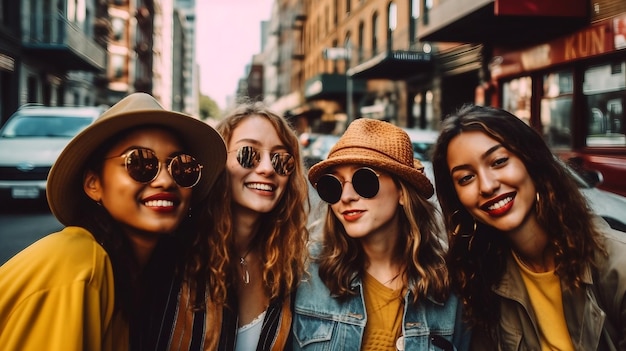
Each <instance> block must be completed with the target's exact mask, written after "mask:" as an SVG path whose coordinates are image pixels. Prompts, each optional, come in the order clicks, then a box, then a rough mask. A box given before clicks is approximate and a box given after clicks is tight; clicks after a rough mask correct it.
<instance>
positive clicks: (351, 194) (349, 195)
mask: <svg viewBox="0 0 626 351" xmlns="http://www.w3.org/2000/svg"><path fill="white" fill-rule="evenodd" d="M358 199H359V194H357V192H356V191H355V190H354V187H353V186H352V181H349V180H347V181H345V182H344V183H343V187H342V189H341V201H342V202H350V201H356V200H358Z"/></svg>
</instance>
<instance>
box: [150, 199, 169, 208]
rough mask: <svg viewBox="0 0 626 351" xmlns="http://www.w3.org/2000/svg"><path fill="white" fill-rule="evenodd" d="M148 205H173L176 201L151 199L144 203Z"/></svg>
mask: <svg viewBox="0 0 626 351" xmlns="http://www.w3.org/2000/svg"><path fill="white" fill-rule="evenodd" d="M143 204H144V205H145V206H148V207H173V206H174V201H170V200H149V201H146V202H144V203H143Z"/></svg>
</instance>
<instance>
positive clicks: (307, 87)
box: [304, 73, 366, 100]
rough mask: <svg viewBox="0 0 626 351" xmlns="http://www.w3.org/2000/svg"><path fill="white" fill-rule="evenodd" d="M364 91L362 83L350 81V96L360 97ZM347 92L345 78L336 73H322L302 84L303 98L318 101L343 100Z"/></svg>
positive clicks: (363, 83) (364, 86)
mask: <svg viewBox="0 0 626 351" xmlns="http://www.w3.org/2000/svg"><path fill="white" fill-rule="evenodd" d="M365 90H366V84H365V82H364V81H360V80H354V79H353V80H352V94H353V95H360V94H363V93H364V92H365ZM347 92H348V85H347V76H346V75H345V74H338V73H322V74H318V75H316V76H314V77H313V78H311V79H309V80H307V81H306V82H305V83H304V98H305V99H306V100H318V99H331V100H333V99H345V96H346V93H347Z"/></svg>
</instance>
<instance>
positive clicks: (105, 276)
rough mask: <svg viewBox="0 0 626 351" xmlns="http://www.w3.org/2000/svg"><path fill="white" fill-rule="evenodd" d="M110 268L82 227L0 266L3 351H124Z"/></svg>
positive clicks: (53, 237)
mask: <svg viewBox="0 0 626 351" xmlns="http://www.w3.org/2000/svg"><path fill="white" fill-rule="evenodd" d="M113 284H114V280H113V268H112V266H111V261H110V259H109V256H108V255H107V253H106V251H105V250H104V249H103V248H102V247H101V246H100V245H99V244H98V243H97V242H96V241H95V239H94V238H93V236H92V235H91V234H90V233H89V232H88V231H87V230H85V229H83V228H79V227H67V228H65V229H63V230H62V231H60V232H58V233H53V234H50V235H48V236H46V237H44V238H42V239H40V240H38V241H37V242H35V243H33V244H32V245H30V246H29V247H27V248H26V249H24V250H23V251H21V252H20V253H18V254H17V255H15V256H14V257H13V258H11V259H10V260H9V261H7V262H6V263H5V264H4V265H2V266H0V348H1V349H2V350H25V351H28V350H63V351H75V350H89V351H109V350H111V351H112V350H115V351H125V350H128V325H127V323H126V322H125V321H124V320H123V319H122V318H121V316H114V315H113V314H114V310H113V306H114V285H113Z"/></svg>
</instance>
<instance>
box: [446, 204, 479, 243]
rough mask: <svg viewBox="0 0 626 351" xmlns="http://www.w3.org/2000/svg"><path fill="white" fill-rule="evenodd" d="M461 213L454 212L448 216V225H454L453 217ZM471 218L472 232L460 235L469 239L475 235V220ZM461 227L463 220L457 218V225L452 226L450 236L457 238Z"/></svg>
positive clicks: (458, 211) (459, 211)
mask: <svg viewBox="0 0 626 351" xmlns="http://www.w3.org/2000/svg"><path fill="white" fill-rule="evenodd" d="M460 213H461V210H456V211H454V212H453V213H452V215H451V216H450V223H452V224H454V223H455V220H454V217H455V216H457V215H459V214H460ZM470 217H471V218H472V222H473V223H472V231H471V232H469V233H466V234H461V236H462V237H470V236H474V234H475V233H476V226H477V223H476V218H474V216H470ZM462 226H463V218H459V221H458V224H456V225H455V226H454V229H453V230H452V236H457V235H459V233H460V232H461V229H462Z"/></svg>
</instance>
